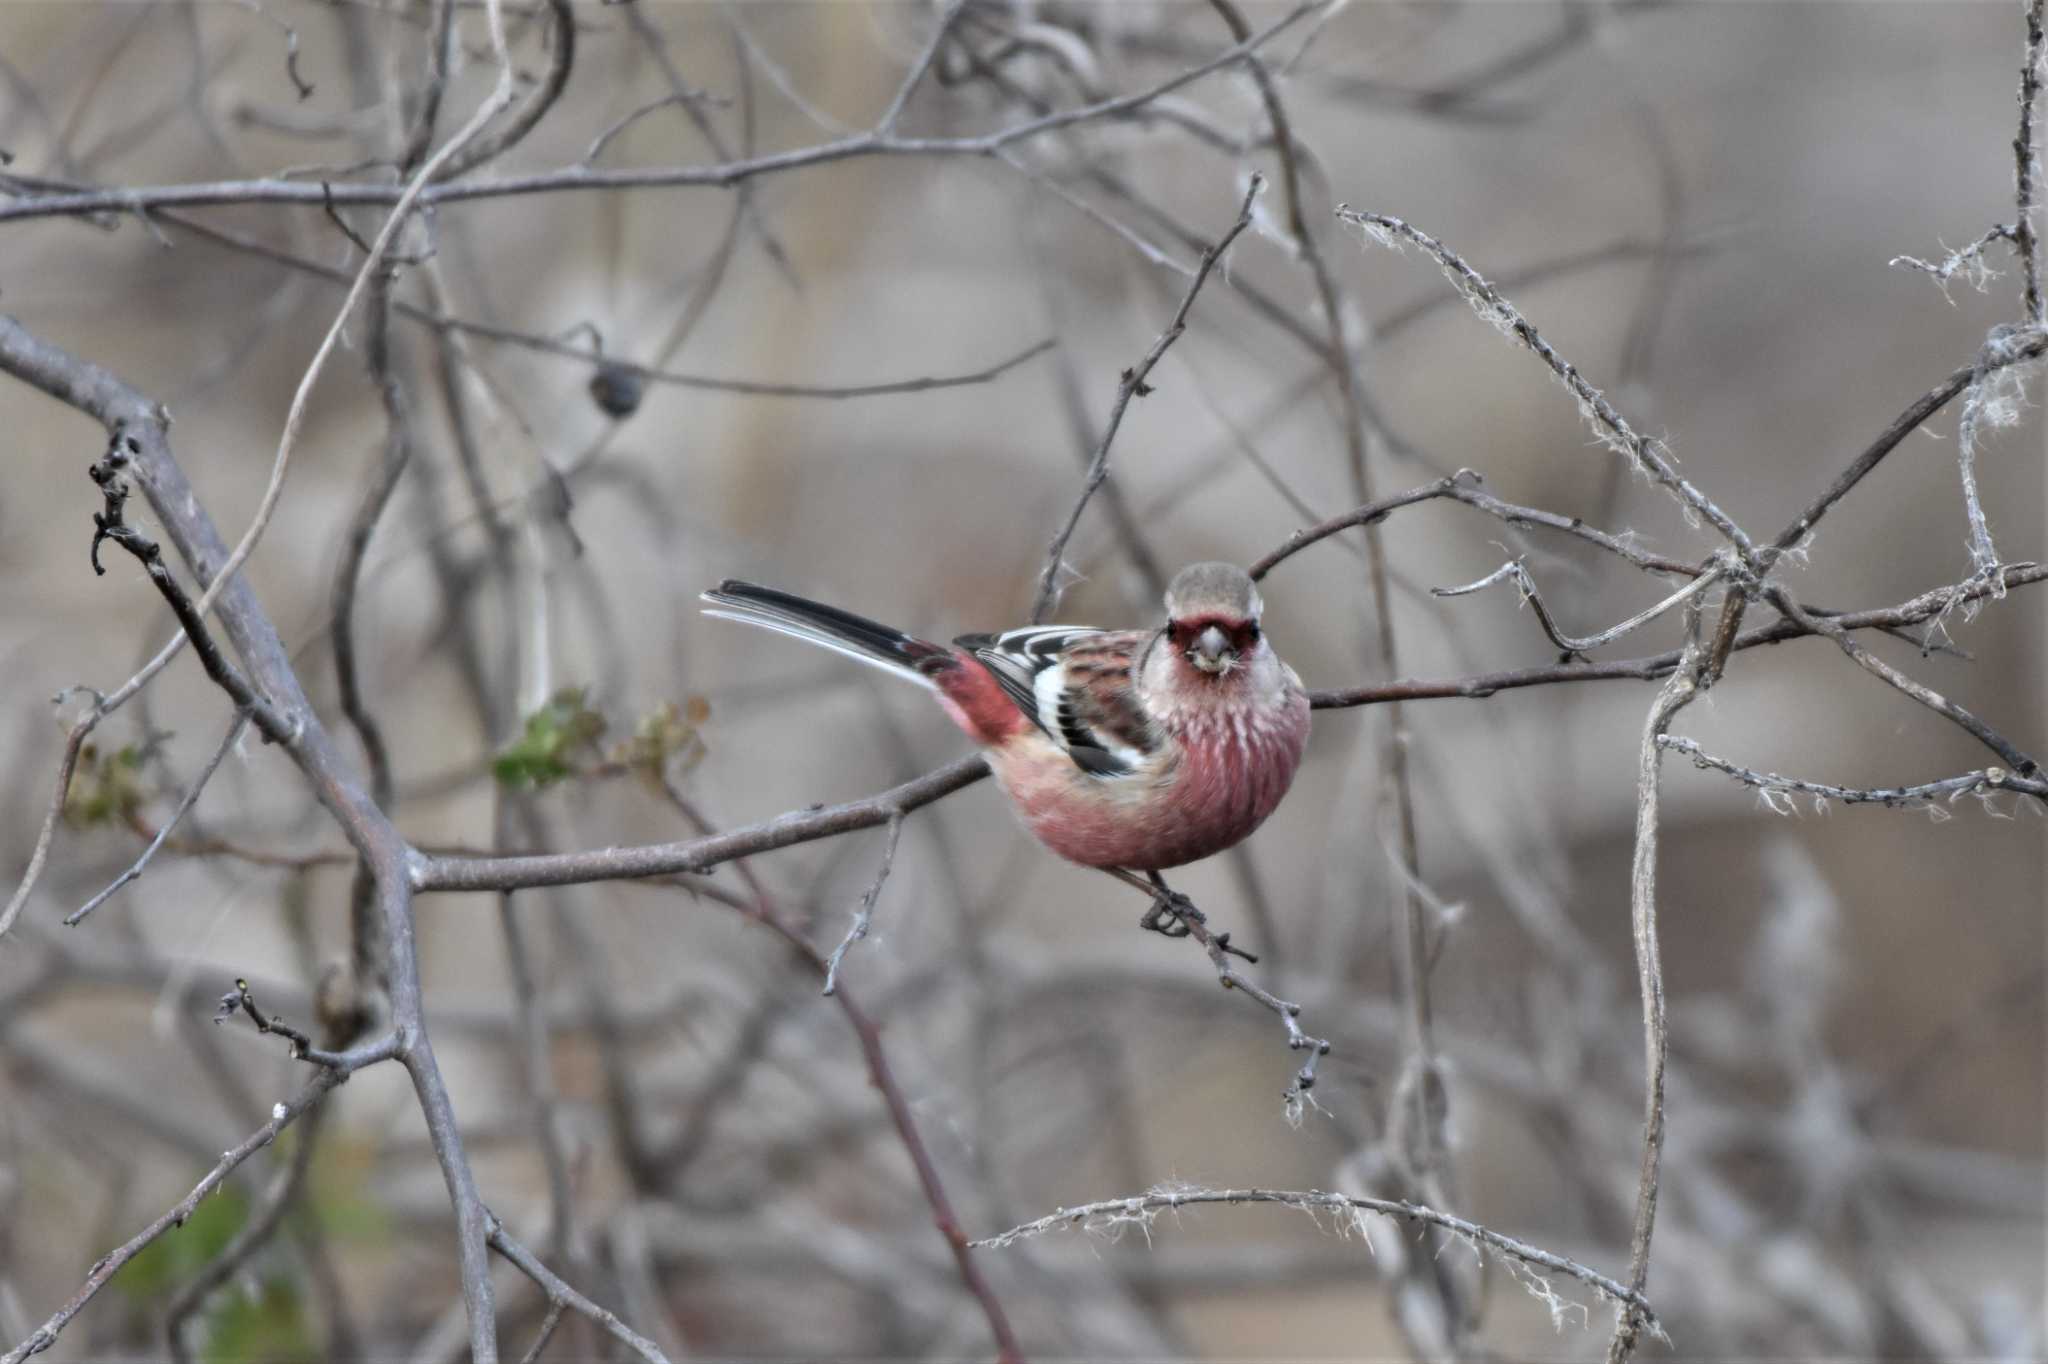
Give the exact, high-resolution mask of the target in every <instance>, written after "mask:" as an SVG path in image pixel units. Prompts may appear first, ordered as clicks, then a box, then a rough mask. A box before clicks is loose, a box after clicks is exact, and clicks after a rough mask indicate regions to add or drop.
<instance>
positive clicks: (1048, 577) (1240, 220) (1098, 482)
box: [1031, 175, 1266, 623]
mask: <svg viewBox="0 0 2048 1364" xmlns="http://www.w3.org/2000/svg"><path fill="white" fill-rule="evenodd" d="M1265 187H1266V182H1265V179H1264V177H1262V176H1258V175H1254V176H1253V177H1252V182H1251V186H1250V188H1248V189H1247V190H1245V195H1244V202H1243V203H1242V204H1241V205H1240V206H1239V207H1238V210H1237V220H1236V221H1235V222H1233V223H1232V224H1231V225H1230V227H1229V229H1228V230H1227V231H1225V232H1224V234H1223V235H1222V236H1221V237H1219V238H1217V239H1216V242H1215V244H1214V245H1213V246H1211V247H1210V248H1209V249H1208V250H1207V251H1204V252H1203V253H1202V260H1201V264H1199V265H1198V266H1196V267H1195V277H1194V280H1193V281H1192V282H1191V283H1190V284H1189V285H1188V291H1187V293H1185V294H1183V295H1182V296H1181V300H1180V307H1179V308H1178V309H1176V310H1175V311H1174V314H1173V319H1172V320H1171V321H1170V322H1168V323H1167V324H1166V330H1165V331H1163V332H1161V333H1159V336H1158V339H1156V340H1155V341H1153V343H1152V348H1151V349H1150V350H1148V351H1146V352H1145V356H1144V358H1143V359H1141V360H1139V361H1138V363H1137V364H1135V365H1133V366H1132V367H1131V368H1129V369H1127V370H1125V371H1124V372H1123V374H1122V376H1121V377H1120V378H1119V380H1118V382H1117V389H1116V399H1115V401H1114V402H1112V403H1111V404H1110V409H1109V422H1108V424H1107V425H1105V426H1104V427H1103V428H1102V438H1101V440H1099V441H1098V442H1097V443H1096V446H1095V455H1094V457H1093V458H1092V459H1091V460H1089V462H1088V474H1087V477H1086V478H1085V479H1083V480H1082V483H1081V495H1080V497H1078V498H1076V499H1075V501H1074V506H1073V509H1072V510H1071V511H1069V512H1068V513H1067V519H1066V521H1065V523H1064V524H1062V525H1061V526H1060V528H1059V531H1058V532H1057V533H1056V534H1054V536H1053V537H1052V544H1051V545H1049V546H1048V547H1047V549H1046V558H1045V568H1044V569H1043V570H1042V571H1041V572H1040V573H1039V575H1038V595H1037V599H1036V600H1035V601H1033V603H1032V606H1031V619H1032V621H1033V622H1034V623H1035V622H1038V621H1042V620H1044V619H1045V615H1046V612H1048V611H1050V610H1051V609H1052V606H1053V603H1054V602H1055V601H1056V600H1057V599H1058V597H1059V576H1060V566H1061V564H1062V563H1063V562H1064V560H1065V558H1066V553H1067V542H1068V541H1069V540H1071V539H1073V538H1074V528H1075V527H1076V526H1078V525H1080V524H1081V513H1082V512H1084V511H1086V510H1087V509H1088V502H1089V500H1090V499H1091V498H1093V497H1094V496H1095V490H1096V489H1097V488H1100V487H1101V486H1102V481H1103V480H1104V479H1105V478H1108V477H1109V450H1110V446H1111V445H1112V444H1113V443H1114V442H1115V440H1116V433H1117V428H1118V427H1120V426H1122V425H1123V420H1124V410H1125V409H1126V408H1128V407H1129V406H1130V405H1131V399H1132V398H1134V397H1138V398H1142V397H1144V396H1145V395H1146V394H1148V393H1150V392H1151V391H1152V385H1150V384H1149V383H1147V382H1146V380H1147V379H1148V378H1149V377H1150V376H1151V373H1152V369H1153V367H1154V366H1155V365H1157V364H1158V363H1159V358H1160V357H1161V356H1163V355H1165V354H1166V352H1167V350H1168V349H1169V348H1171V347H1172V345H1173V343H1174V342H1176V341H1178V340H1180V338H1181V334H1182V333H1183V332H1185V331H1186V330H1187V329H1188V310H1189V309H1191V308H1193V307H1194V306H1195V296H1196V295H1197V294H1199V293H1201V292H1202V285H1203V284H1205V283H1206V282H1207V281H1208V279H1209V273H1210V272H1211V271H1212V270H1214V269H1215V268H1216V262H1217V261H1219V260H1221V259H1222V258H1223V253H1224V252H1226V251H1228V250H1229V249H1230V244H1231V243H1232V242H1234V241H1236V240H1237V238H1238V235H1239V234H1240V233H1242V232H1243V231H1244V230H1245V229H1246V228H1247V227H1250V226H1251V223H1252V203H1253V201H1254V200H1256V199H1257V198H1258V197H1259V192H1260V191H1261V190H1263V189H1264V188H1265Z"/></svg>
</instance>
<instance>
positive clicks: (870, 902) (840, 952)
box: [822, 811, 903, 995]
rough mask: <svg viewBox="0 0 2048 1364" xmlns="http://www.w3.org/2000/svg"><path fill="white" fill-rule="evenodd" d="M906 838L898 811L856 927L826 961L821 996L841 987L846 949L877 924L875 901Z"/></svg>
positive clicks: (858, 909) (858, 911) (891, 819)
mask: <svg viewBox="0 0 2048 1364" xmlns="http://www.w3.org/2000/svg"><path fill="white" fill-rule="evenodd" d="M902 837H903V815H902V813H901V812H900V811H899V812H898V813H896V814H893V815H891V816H890V817H889V833H888V837H887V839H886V841H884V842H883V844H882V865H881V866H880V867H879V868H878V869H877V870H876V872H875V879H874V880H873V881H872V882H871V883H869V885H868V888H867V890H866V892H864V893H863V894H862V895H861V897H860V904H859V905H858V906H857V907H856V908H855V909H854V911H853V924H852V926H851V927H849V928H848V929H847V930H846V936H845V937H844V938H841V939H840V940H839V946H837V947H835V948H833V949H832V955H831V956H829V957H827V958H826V959H825V987H824V990H823V992H822V993H824V994H828V995H829V994H831V993H833V992H834V991H835V990H837V989H838V988H839V963H840V962H842V961H844V960H846V953H847V949H848V948H851V947H852V946H853V945H854V944H855V943H857V942H859V941H860V940H861V939H863V938H865V937H867V935H868V926H869V925H870V924H872V923H873V922H874V917H875V901H876V900H879V899H880V898H881V896H882V885H883V883H884V882H886V881H887V880H888V879H889V868H890V867H891V866H893V865H895V862H896V844H897V841H898V840H899V839H901V838H902Z"/></svg>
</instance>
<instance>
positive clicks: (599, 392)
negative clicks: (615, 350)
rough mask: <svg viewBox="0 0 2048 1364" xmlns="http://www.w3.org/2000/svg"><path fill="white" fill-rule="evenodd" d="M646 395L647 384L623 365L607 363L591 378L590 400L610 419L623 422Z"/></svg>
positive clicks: (600, 366)
mask: <svg viewBox="0 0 2048 1364" xmlns="http://www.w3.org/2000/svg"><path fill="white" fill-rule="evenodd" d="M646 394H647V384H646V382H645V381H644V380H642V379H641V377H640V376H639V375H638V374H635V373H634V372H633V371H632V370H630V369H626V368H625V367H623V366H621V365H615V364H612V363H610V362H606V363H604V364H601V365H599V366H598V367H597V372H596V373H595V374H593V375H591V376H590V399H591V401H592V402H594V403H596V404H597V405H598V407H599V408H600V409H601V410H602V411H603V412H604V414H605V415H606V416H608V417H614V418H617V419H618V420H621V421H623V420H625V419H626V418H627V417H630V416H632V415H633V414H634V413H635V412H638V411H639V410H640V400H641V399H642V398H643V397H645V396H646Z"/></svg>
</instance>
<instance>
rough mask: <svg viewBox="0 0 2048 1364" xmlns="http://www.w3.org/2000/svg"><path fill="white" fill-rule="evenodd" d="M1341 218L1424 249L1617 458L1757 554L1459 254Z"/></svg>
mask: <svg viewBox="0 0 2048 1364" xmlns="http://www.w3.org/2000/svg"><path fill="white" fill-rule="evenodd" d="M1337 216H1338V217H1340V218H1342V219H1344V220H1345V221H1346V222H1349V223H1353V224H1356V225H1357V226H1358V227H1359V229H1360V230H1362V231H1363V232H1365V234H1366V235H1367V236H1369V237H1372V238H1375V239H1376V240H1379V241H1381V242H1382V243H1384V244H1387V245H1393V244H1394V243H1395V242H1396V241H1397V240H1406V241H1410V242H1413V243H1415V244H1416V245H1417V246H1419V247H1421V248H1422V250H1423V251H1424V252H1425V253H1426V254H1427V255H1428V256H1429V257H1430V259H1432V260H1434V261H1435V262H1436V263H1437V266H1438V268H1440V269H1441V270H1442V271H1443V273H1444V277H1445V278H1446V279H1448V280H1449V281H1450V282H1451V285H1452V287H1453V288H1455V289H1457V290H1458V292H1459V293H1461V294H1463V295H1464V296H1465V298H1466V299H1467V301H1469V302H1470V303H1471V304H1472V308H1473V311H1475V312H1477V313H1478V314H1479V315H1480V316H1481V317H1482V318H1485V319H1486V320H1487V321H1488V322H1491V323H1492V324H1493V325H1494V326H1496V327H1498V328H1499V329H1500V330H1501V331H1502V332H1504V333H1506V334H1507V335H1510V336H1512V337H1514V338H1516V339H1517V340H1519V341H1520V342H1521V343H1522V344H1523V345H1524V346H1526V347H1528V348H1529V349H1530V350H1531V351H1533V352H1535V354H1536V356H1537V358H1539V359H1541V360H1542V361H1543V363H1544V364H1546V365H1548V366H1549V367H1550V371H1551V372H1552V373H1553V374H1555V375H1556V376H1557V378H1558V381H1559V382H1560V383H1562V384H1563V385H1564V386H1565V388H1566V389H1567V390H1568V391H1569V392H1570V393H1571V394H1572V396H1573V397H1575V398H1577V399H1578V401H1579V405H1580V410H1581V411H1582V412H1583V413H1584V414H1585V416H1586V419H1587V420H1588V421H1589V422H1591V423H1592V424H1593V425H1594V426H1595V428H1596V429H1604V430H1605V432H1606V433H1607V435H1606V436H1604V437H1603V439H1604V440H1606V441H1607V443H1608V444H1609V445H1610V446H1611V447H1612V448H1613V449H1614V450H1615V451H1616V453H1618V454H1620V455H1622V456H1624V457H1625V458H1627V459H1628V461H1629V462H1630V463H1632V464H1634V465H1635V466H1636V467H1638V468H1639V469H1641V470H1642V471H1643V472H1644V473H1645V474H1648V475H1649V476H1650V478H1651V479H1652V480H1653V481H1654V482H1656V483H1657V484H1659V485H1660V486H1662V487H1663V488H1665V489H1666V490H1667V491H1668V492H1670V493H1671V495H1672V496H1673V497H1675V498H1677V499H1678V501H1679V502H1680V503H1681V504H1682V505H1684V506H1685V507H1686V508H1688V515H1695V514H1696V515H1698V516H1701V517H1704V518H1705V519H1706V520H1707V521H1708V523H1709V524H1711V525H1712V526H1713V527H1714V528H1715V529H1716V530H1718V531H1720V532H1721V534H1722V535H1723V536H1725V537H1727V539H1728V541H1729V542H1730V543H1731V544H1733V545H1734V546H1735V547H1736V548H1737V549H1738V550H1740V551H1741V552H1742V554H1743V556H1744V558H1745V559H1747V558H1748V557H1750V556H1751V555H1752V554H1753V553H1754V549H1755V547H1754V546H1753V545H1752V544H1751V542H1750V539H1749V536H1748V535H1747V534H1746V533H1744V531H1743V529H1742V527H1740V526H1738V525H1736V524H1735V522H1734V521H1732V520H1730V519H1729V517H1728V514H1727V513H1726V512H1723V511H1722V510H1721V509H1720V508H1719V507H1717V506H1715V505H1714V503H1713V502H1712V501H1711V500H1709V499H1708V497H1707V496H1706V494H1705V493H1702V492H1701V491H1700V490H1699V489H1698V488H1695V487H1694V486H1693V485H1692V484H1691V482H1689V481H1688V480H1687V479H1685V478H1684V477H1682V476H1681V475H1680V474H1679V472H1678V470H1677V469H1676V468H1675V467H1674V466H1673V464H1672V462H1671V459H1670V456H1669V454H1668V452H1667V451H1666V450H1665V449H1664V445H1663V442H1662V441H1659V440H1654V439H1652V438H1650V437H1647V436H1642V435H1639V434H1637V432H1636V430H1635V428H1634V427H1632V426H1630V425H1629V424H1628V422H1627V420H1626V419H1624V418H1623V417H1622V415H1621V413H1619V412H1617V411H1616V410H1615V408H1614V405H1613V404H1612V403H1610V402H1609V401H1608V400H1607V398H1606V397H1605V396H1604V395H1603V394H1602V393H1601V392H1600V390H1599V389H1597V388H1594V387H1593V386H1592V385H1591V384H1589V383H1587V382H1586V380H1585V378H1584V377H1583V376H1582V375H1581V374H1580V373H1579V370H1578V367H1577V366H1576V365H1573V364H1572V363H1571V362H1570V361H1569V360H1566V359H1565V358H1564V357H1563V356H1561V355H1559V354H1558V353H1557V352H1556V351H1555V350H1554V349H1552V348H1551V345H1550V343H1549V342H1548V341H1546V340H1544V339H1543V336H1542V333H1540V332H1538V331H1537V330H1536V328H1535V327H1534V326H1533V325H1531V324H1530V322H1529V320H1528V319H1527V318H1525V317H1523V316H1522V314H1521V312H1520V311H1519V310H1517V309H1516V307H1515V305H1514V304H1512V303H1510V302H1508V301H1507V299H1505V298H1503V297H1502V296H1501V294H1500V292H1499V291H1498V290H1497V289H1495V288H1494V287H1493V285H1491V284H1489V283H1488V282H1487V281H1486V278H1485V277H1484V276H1483V275H1481V274H1480V273H1479V272H1478V271H1477V270H1474V269H1473V268H1472V267H1471V266H1470V265H1467V264H1466V263H1465V261H1464V259H1463V258H1462V257H1460V256H1459V255H1458V254H1457V253H1456V252H1454V251H1452V250H1451V249H1450V248H1449V247H1447V246H1445V245H1444V244H1443V243H1442V242H1440V241H1438V240H1437V239H1436V238H1435V237H1432V236H1430V235H1429V234H1428V233H1427V232H1423V231H1421V230H1420V229H1418V228H1415V227H1411V226H1409V225H1408V224H1407V223H1405V222H1403V221H1401V220H1400V219H1399V218H1393V217H1389V216H1387V215H1386V214H1383V213H1360V212H1357V211H1355V210H1353V209H1350V208H1346V207H1344V206H1342V205H1339V206H1338V209H1337Z"/></svg>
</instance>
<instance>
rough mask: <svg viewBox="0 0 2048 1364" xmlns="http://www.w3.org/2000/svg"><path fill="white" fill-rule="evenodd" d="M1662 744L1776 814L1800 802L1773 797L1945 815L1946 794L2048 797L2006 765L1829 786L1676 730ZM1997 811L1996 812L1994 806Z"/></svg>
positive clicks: (2047, 789) (2043, 784) (2045, 785)
mask: <svg viewBox="0 0 2048 1364" xmlns="http://www.w3.org/2000/svg"><path fill="white" fill-rule="evenodd" d="M1657 742H1658V744H1659V745H1661V746H1662V747H1664V748H1667V749H1670V750H1671V751H1672V752H1675V753H1683V754H1685V755H1686V756H1688V757H1690V758H1691V759H1692V761H1693V766H1695V767H1698V768H1701V769H1702V770H1707V771H1715V772H1725V773H1727V774H1728V775H1729V776H1731V777H1733V778H1735V780H1737V781H1739V782H1741V783H1742V784H1743V785H1744V786H1753V787H1755V788H1756V790H1757V794H1758V796H1759V797H1760V798H1762V800H1763V802H1764V804H1766V805H1767V806H1769V807H1770V808H1771V810H1772V811H1773V812H1774V813H1776V814H1794V813H1797V807H1796V806H1794V805H1793V804H1792V802H1791V801H1790V800H1789V799H1788V800H1786V801H1785V803H1784V805H1783V806H1780V805H1779V804H1778V803H1777V801H1775V800H1773V799H1772V797H1773V796H1780V797H1786V796H1793V795H1805V796H1812V797H1813V798H1814V809H1815V811H1816V812H1817V813H1819V812H1825V811H1826V809H1827V803H1828V802H1829V801H1831V800H1838V801H1841V802H1842V803H1843V804H1844V805H1884V806H1889V807H1893V808H1902V807H1903V808H1911V809H1926V810H1929V811H1935V812H1939V813H1940V814H1941V815H1942V817H1943V818H1946V817H1947V812H1946V811H1942V810H1941V807H1940V806H1938V805H1936V804H1935V803H1934V802H1935V801H1937V800H1940V799H1942V798H1944V797H1946V799H1947V803H1948V804H1951V805H1953V804H1954V803H1955V802H1957V801H1958V800H1961V799H1962V798H1963V797H1964V796H1975V797H1976V798H1977V799H1979V800H1980V801H1983V802H1985V808H1987V809H1991V806H1990V799H1991V797H1992V796H1993V795H1995V794H1996V793H1998V792H2000V791H2012V792H2015V793H2017V794H2019V795H2022V796H2033V797H2036V798H2039V799H2048V781H2042V780H2040V779H2038V778H2032V777H2022V776H2017V775H2015V774H2013V773H2011V772H2008V771H2006V770H2005V769H2004V768H2002V767H1985V768H1980V769H1978V770H1977V771H1975V772H1965V773H1963V774H1962V775H1961V776H1959V777H1944V778H1942V779H1941V780H1940V781H1929V782H1921V783H1919V784H1918V785H1915V786H1874V787H1857V786H1831V785H1829V784H1828V783H1826V782H1817V781H1805V780H1802V779H1801V778H1798V777H1781V776H1779V775H1778V774H1777V773H1775V772H1758V771H1755V770H1753V769H1751V768H1747V767H1743V766H1741V765H1740V764H1737V763H1732V762H1730V761H1728V760H1727V759H1726V758H1717V757H1715V756H1714V755H1713V754H1711V753H1709V752H1707V751H1706V750H1705V749H1702V748H1701V747H1700V746H1699V744H1698V743H1697V742H1696V741H1694V740H1692V739H1682V738H1678V737H1676V736H1674V735H1670V734H1665V735H1661V736H1660V737H1659V738H1658V740H1657ZM1992 812H1993V813H1994V814H1995V813H1998V811H1996V810H1993V811H1992Z"/></svg>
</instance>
